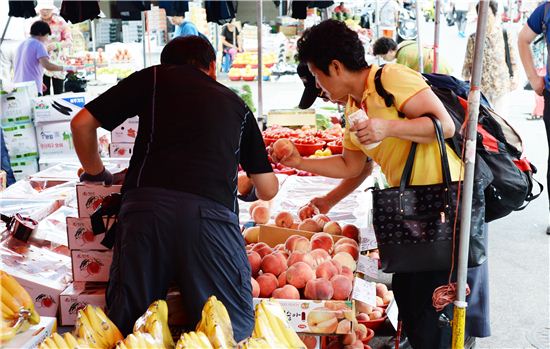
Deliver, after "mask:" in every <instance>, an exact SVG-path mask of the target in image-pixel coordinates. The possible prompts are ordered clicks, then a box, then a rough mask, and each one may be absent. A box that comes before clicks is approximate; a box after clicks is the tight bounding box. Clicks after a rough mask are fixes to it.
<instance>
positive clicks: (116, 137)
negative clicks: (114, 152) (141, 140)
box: [111, 116, 139, 143]
mask: <svg viewBox="0 0 550 349" xmlns="http://www.w3.org/2000/svg"><path fill="white" fill-rule="evenodd" d="M138 126H139V117H137V116H134V117H133V118H129V119H126V120H125V121H124V122H123V123H122V124H120V125H119V126H118V127H116V128H115V129H114V130H113V131H111V142H112V143H134V142H135V140H136V136H137V132H138Z"/></svg>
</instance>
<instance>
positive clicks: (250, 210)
mask: <svg viewBox="0 0 550 349" xmlns="http://www.w3.org/2000/svg"><path fill="white" fill-rule="evenodd" d="M267 205H268V204H267V202H266V201H262V200H256V201H254V202H253V203H252V204H250V206H249V207H248V214H250V216H251V217H252V211H254V209H255V208H256V207H258V206H264V207H267Z"/></svg>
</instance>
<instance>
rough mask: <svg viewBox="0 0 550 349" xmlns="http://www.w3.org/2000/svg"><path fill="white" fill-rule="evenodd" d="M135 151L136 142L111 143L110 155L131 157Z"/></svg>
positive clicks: (113, 156)
mask: <svg viewBox="0 0 550 349" xmlns="http://www.w3.org/2000/svg"><path fill="white" fill-rule="evenodd" d="M133 151H134V143H111V144H109V156H110V157H112V158H129V157H131V156H132V152H133Z"/></svg>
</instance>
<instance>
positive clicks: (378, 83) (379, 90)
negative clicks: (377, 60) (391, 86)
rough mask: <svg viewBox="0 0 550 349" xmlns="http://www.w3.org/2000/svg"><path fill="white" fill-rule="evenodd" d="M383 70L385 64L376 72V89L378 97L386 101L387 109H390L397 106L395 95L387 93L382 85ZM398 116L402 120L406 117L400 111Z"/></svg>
mask: <svg viewBox="0 0 550 349" xmlns="http://www.w3.org/2000/svg"><path fill="white" fill-rule="evenodd" d="M383 70H384V64H382V65H381V66H380V68H379V69H378V70H377V71H376V73H374V88H375V90H376V93H378V95H379V96H380V97H382V98H383V99H384V104H385V105H386V107H388V108H389V107H391V106H392V105H394V106H395V98H394V97H393V95H392V94H391V93H389V92H388V91H386V89H385V88H384V86H383V85H382V71H383ZM396 109H397V107H396ZM397 114H398V115H399V117H401V118H404V117H405V114H404V113H403V112H401V111H399V110H397Z"/></svg>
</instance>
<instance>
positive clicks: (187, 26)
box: [170, 16, 199, 38]
mask: <svg viewBox="0 0 550 349" xmlns="http://www.w3.org/2000/svg"><path fill="white" fill-rule="evenodd" d="M170 22H172V24H173V25H174V26H175V29H174V37H175V38H177V37H178V36H188V35H199V30H198V29H197V26H196V25H195V24H194V23H193V22H190V21H187V20H185V17H183V16H173V17H170Z"/></svg>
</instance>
